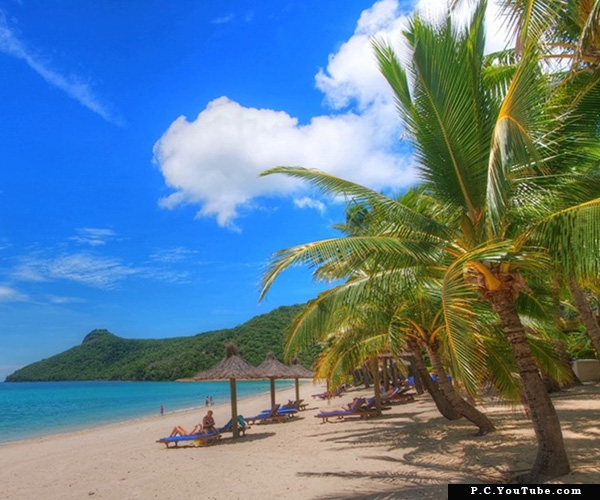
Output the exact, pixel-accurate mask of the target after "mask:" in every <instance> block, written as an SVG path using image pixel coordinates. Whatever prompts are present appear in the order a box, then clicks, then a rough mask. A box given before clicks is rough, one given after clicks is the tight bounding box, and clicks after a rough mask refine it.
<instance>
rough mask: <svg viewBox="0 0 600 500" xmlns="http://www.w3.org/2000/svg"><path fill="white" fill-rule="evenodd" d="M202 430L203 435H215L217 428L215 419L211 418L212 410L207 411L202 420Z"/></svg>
mask: <svg viewBox="0 0 600 500" xmlns="http://www.w3.org/2000/svg"><path fill="white" fill-rule="evenodd" d="M202 430H203V432H204V434H217V433H218V431H217V428H216V427H215V419H214V418H213V412H212V410H208V412H206V415H205V416H204V418H203V419H202Z"/></svg>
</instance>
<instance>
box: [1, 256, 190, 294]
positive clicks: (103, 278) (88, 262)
mask: <svg viewBox="0 0 600 500" xmlns="http://www.w3.org/2000/svg"><path fill="white" fill-rule="evenodd" d="M191 252H192V251H190V252H189V253H187V254H186V255H189V254H191ZM184 258H185V257H184V252H183V250H180V251H178V250H174V252H172V253H171V254H170V256H167V255H166V254H162V255H159V256H158V257H157V258H155V259H152V258H151V262H149V263H145V264H142V265H129V264H126V263H124V262H123V261H122V260H121V259H120V258H118V257H111V256H100V255H95V254H92V253H87V252H78V253H63V254H60V255H57V256H48V255H47V254H42V253H41V252H37V253H34V254H29V255H25V256H22V257H20V258H19V259H18V262H17V264H16V266H15V267H14V268H13V269H12V270H11V271H10V272H9V274H10V279H12V280H17V281H27V282H37V283H44V282H54V281H71V282H74V283H79V284H81V285H85V286H89V287H93V288H100V289H105V290H111V289H114V288H116V287H117V286H119V285H120V284H121V283H122V282H124V281H125V280H127V279H131V278H136V279H145V280H152V281H159V282H163V283H190V282H191V281H192V276H191V274H190V272H189V271H187V270H177V269H172V268H171V267H170V265H171V264H175V263H177V262H179V261H181V260H183V259H184ZM161 259H162V260H161ZM178 259H179V260H178ZM153 262H154V263H155V264H153ZM48 300H49V301H50V302H53V303H57V304H58V303H63V304H64V303H69V302H77V301H79V299H77V298H72V297H61V296H55V295H49V296H48Z"/></svg>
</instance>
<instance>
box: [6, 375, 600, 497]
mask: <svg viewBox="0 0 600 500" xmlns="http://www.w3.org/2000/svg"><path fill="white" fill-rule="evenodd" d="M320 390H321V389H320V388H319V387H313V386H312V385H311V384H308V385H305V386H303V387H302V389H301V395H302V397H303V398H304V399H305V400H306V401H307V402H308V403H309V409H308V410H307V411H304V412H301V413H300V417H299V418H295V419H293V421H290V422H286V423H283V424H265V425H253V426H252V428H251V429H250V430H248V432H247V435H246V437H244V438H240V439H238V440H233V439H231V437H230V436H231V434H225V435H224V436H223V439H222V440H221V443H220V444H217V445H214V446H207V447H199V448H196V447H189V448H187V447H186V448H172V449H165V447H164V445H162V444H158V443H156V442H155V441H156V439H158V438H160V437H163V436H166V435H168V434H169V433H170V431H171V428H172V427H173V426H174V425H176V424H180V425H183V426H184V427H185V428H192V427H193V425H194V424H196V423H197V422H198V421H199V420H200V419H201V418H202V416H203V415H204V413H205V409H204V408H200V409H198V410H194V411H187V412H178V413H171V414H170V413H167V414H166V415H165V416H164V417H160V416H157V417H151V418H145V419H139V420H135V421H130V422H126V423H123V424H118V425H110V426H105V427H100V428H96V429H91V430H86V431H80V432H74V433H71V434H64V435H60V436H52V437H46V438H40V439H35V440H30V441H21V442H17V443H10V444H6V445H2V446H0V484H1V485H2V486H1V488H0V499H7V500H33V499H43V500H68V499H84V498H94V499H104V500H121V499H127V500H130V499H132V500H133V499H143V500H146V499H153V498H158V499H161V500H168V499H173V500H175V499H177V500H182V499H183V500H186V499H219V500H221V499H223V500H225V499H227V500H235V499H244V500H253V499H261V500H265V499H270V498H279V497H281V498H285V499H286V500H288V499H320V500H333V499H353V500H376V499H377V500H382V499H391V498H403V499H413V498H414V499H417V498H419V499H431V500H438V499H442V498H447V486H446V485H447V484H448V483H450V482H455V483H456V482H463V483H464V482H485V481H494V482H509V481H510V478H511V475H512V474H513V473H518V472H521V471H522V470H525V469H527V468H528V467H529V466H531V464H532V463H533V458H534V455H535V440H534V438H533V432H532V430H531V426H530V424H529V423H528V422H527V420H526V418H525V416H524V415H523V413H522V412H519V411H512V410H511V409H509V408H506V407H502V406H496V405H489V406H488V408H486V410H487V411H489V412H490V414H491V417H492V418H493V419H494V421H495V422H496V424H497V425H498V427H499V431H498V432H497V433H494V434H492V435H489V436H484V437H474V427H473V426H472V425H470V424H469V423H468V422H464V421H462V420H461V421H458V422H448V421H446V420H444V419H442V418H441V417H439V415H438V414H437V412H436V411H435V408H434V406H433V403H432V402H431V400H430V399H429V398H428V396H427V395H423V396H420V397H418V398H417V400H416V401H415V402H413V403H409V404H406V405H398V406H394V407H393V409H392V410H390V411H388V412H386V414H385V416H384V417H381V418H378V419H369V420H349V421H336V420H334V421H332V422H331V423H329V424H321V421H320V419H317V418H314V414H315V413H316V412H317V411H318V408H327V407H328V404H327V402H322V401H316V400H313V399H312V398H311V397H310V394H311V393H314V392H320ZM293 392H294V389H293V388H292V389H286V390H282V391H278V398H277V400H278V402H285V401H287V399H288V398H292V397H293ZM358 394H365V395H366V394H369V392H368V391H365V390H364V389H363V390H360V389H359V390H355V391H353V393H352V394H348V395H345V396H344V397H342V398H338V399H336V400H334V401H332V403H331V407H333V406H339V405H341V404H343V403H345V402H347V401H349V400H350V399H352V397H353V396H354V395H358ZM555 404H556V407H557V409H558V411H559V416H560V418H561V422H562V423H563V429H564V434H565V439H566V443H567V448H568V453H569V457H570V460H571V466H572V468H573V472H572V473H571V474H569V475H567V476H565V477H563V478H561V480H560V481H559V482H564V483H600V463H599V461H598V456H600V426H599V420H600V386H598V385H596V386H586V387H583V388H576V389H574V390H571V391H567V392H565V393H562V394H559V395H558V396H557V397H556V398H555ZM269 405H270V404H269V396H268V394H266V395H264V396H261V397H254V398H251V399H246V400H243V401H240V402H239V412H240V413H242V414H244V415H246V416H248V415H253V414H255V413H258V412H259V411H260V410H262V409H264V408H267V407H268V406H269ZM213 409H214V412H215V416H216V420H217V424H218V425H221V424H223V423H225V422H226V421H227V420H229V418H230V408H229V406H228V405H218V406H215V407H213Z"/></svg>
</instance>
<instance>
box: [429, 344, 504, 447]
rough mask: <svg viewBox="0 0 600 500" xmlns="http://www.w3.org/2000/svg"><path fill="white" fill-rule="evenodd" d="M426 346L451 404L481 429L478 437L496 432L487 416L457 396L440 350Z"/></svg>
mask: <svg viewBox="0 0 600 500" xmlns="http://www.w3.org/2000/svg"><path fill="white" fill-rule="evenodd" d="M424 344H425V348H426V349H427V352H428V353H429V358H430V359H431V364H432V366H433V371H434V372H435V374H436V376H437V379H438V385H439V387H440V390H441V391H442V392H443V393H444V394H445V396H446V399H447V400H448V401H449V402H450V404H451V405H452V406H453V407H454V408H456V411H458V413H460V414H461V415H462V416H463V417H465V418H466V419H467V420H469V421H470V422H473V423H474V424H475V425H476V426H477V427H478V428H479V432H478V433H477V435H478V436H483V435H484V434H488V433H490V432H493V431H495V430H496V428H495V427H494V424H493V423H492V421H491V420H490V419H489V418H488V417H487V416H486V415H485V414H483V413H481V412H480V411H479V410H478V409H477V408H475V407H474V406H472V405H470V404H469V403H467V402H466V401H465V400H464V399H463V398H461V397H460V396H459V395H458V394H457V392H456V390H455V389H454V385H453V384H452V381H450V380H448V374H447V373H446V370H445V368H444V365H443V364H442V361H441V359H440V355H439V352H438V348H437V347H436V346H435V345H434V344H431V343H425V342H424Z"/></svg>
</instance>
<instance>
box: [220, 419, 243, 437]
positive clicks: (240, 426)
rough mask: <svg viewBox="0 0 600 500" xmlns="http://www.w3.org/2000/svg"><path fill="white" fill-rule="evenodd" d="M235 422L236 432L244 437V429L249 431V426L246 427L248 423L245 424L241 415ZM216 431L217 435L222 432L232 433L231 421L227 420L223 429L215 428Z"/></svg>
mask: <svg viewBox="0 0 600 500" xmlns="http://www.w3.org/2000/svg"><path fill="white" fill-rule="evenodd" d="M237 421H238V430H239V431H240V434H241V435H242V436H245V435H246V429H249V428H250V426H249V425H248V423H247V422H246V420H245V419H244V417H243V416H242V415H238V418H237ZM217 431H218V432H219V433H222V432H233V423H232V420H229V422H227V423H226V424H225V425H224V426H223V427H219V428H217Z"/></svg>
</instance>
